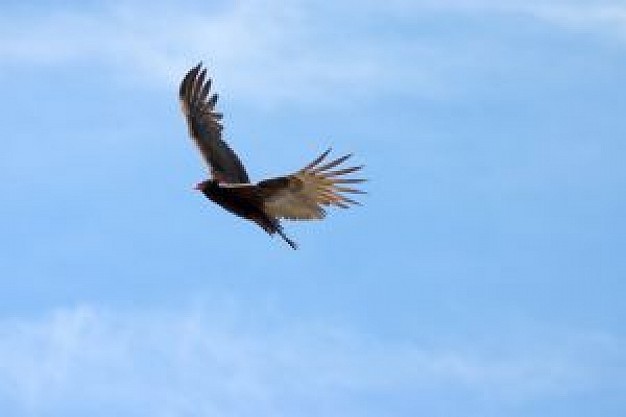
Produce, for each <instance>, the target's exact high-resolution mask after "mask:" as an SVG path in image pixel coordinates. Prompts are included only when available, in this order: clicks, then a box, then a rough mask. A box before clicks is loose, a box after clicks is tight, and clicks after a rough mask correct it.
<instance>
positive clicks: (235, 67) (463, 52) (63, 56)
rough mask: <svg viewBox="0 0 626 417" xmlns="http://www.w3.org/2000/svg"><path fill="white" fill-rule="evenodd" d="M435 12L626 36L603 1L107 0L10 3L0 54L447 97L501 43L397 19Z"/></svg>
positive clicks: (171, 78) (136, 73)
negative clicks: (52, 5)
mask: <svg viewBox="0 0 626 417" xmlns="http://www.w3.org/2000/svg"><path fill="white" fill-rule="evenodd" d="M429 13H446V14H461V15H477V16H481V15H483V14H488V15H490V16H492V17H493V16H500V18H505V19H506V16H508V15H520V14H521V15H526V16H529V17H532V18H535V19H537V20H538V21H541V22H544V23H547V24H550V25H553V26H555V27H559V28H567V29H568V30H585V31H593V32H597V33H609V34H612V35H614V34H618V35H619V36H623V35H624V34H625V33H626V30H625V28H626V6H623V5H620V4H618V3H615V2H606V1H603V2H591V3H589V2H580V1H574V0H562V1H552V2H550V3H549V4H546V2H545V1H538V0H537V1H533V0H531V1H518V0H515V1H495V0H470V1H465V0H463V1H461V0H443V1H432V0H423V1H408V0H389V1H385V2H378V1H377V2H373V1H364V2H360V3H359V5H358V7H355V5H354V4H353V3H352V2H346V3H333V6H332V7H329V6H324V5H320V4H319V2H311V1H308V0H300V1H296V2H289V3H285V2H275V1H270V2H267V1H260V0H247V1H237V2H233V3H228V4H227V5H220V6H207V5H206V4H205V2H197V3H193V4H192V2H186V3H185V4H183V5H182V6H181V5H180V4H178V3H173V2H165V1H161V2H156V3H154V4H152V5H151V6H150V7H146V6H145V3H142V2H136V1H132V0H126V1H121V2H117V3H116V4H112V3H109V5H108V6H101V8H87V7H85V8H82V9H81V8H77V9H58V10H53V11H50V10H47V11H41V12H39V13H38V12H37V10H36V9H32V10H31V11H29V13H18V12H11V11H10V10H8V11H7V12H6V13H3V14H2V16H0V62H3V63H5V69H6V68H9V67H10V66H11V64H17V65H24V64H28V65H33V64H36V65H55V64H67V63H71V64H81V65H82V64H83V63H89V62H96V63H103V64H105V65H107V66H109V67H113V68H116V69H117V70H118V71H119V72H120V73H124V74H127V75H128V76H129V77H131V78H132V80H133V82H138V83H142V82H143V83H150V84H151V85H162V86H164V87H166V88H169V89H171V88H172V87H173V85H174V84H175V83H176V82H177V80H178V79H179V78H180V76H181V74H182V73H183V72H184V71H185V70H186V69H188V68H189V67H190V66H191V65H192V64H195V62H197V61H198V60H202V59H203V60H205V61H207V62H206V63H207V64H208V65H209V66H210V67H211V68H212V69H213V71H214V73H215V74H216V76H217V77H218V78H219V83H220V89H224V91H228V92H229V94H234V95H237V96H238V97H241V98H242V99H246V98H247V99H249V100H252V101H254V102H255V103H266V104H267V105H272V103H274V102H285V101H287V102H290V101H294V100H296V101H299V100H305V101H309V100H320V99H324V97H326V96H327V95H328V94H329V92H333V93H335V94H334V99H335V100H336V99H337V97H352V98H354V97H360V96H363V95H367V94H371V93H379V92H404V93H407V92H409V93H411V94H415V95H420V96H423V97H430V98H439V97H446V96H448V95H451V94H455V92H456V90H457V88H458V87H459V86H458V84H457V83H456V82H455V80H457V79H458V78H459V77H462V76H463V75H464V74H467V73H470V72H471V71H472V70H474V71H475V70H476V68H477V67H480V66H485V65H494V61H496V62H497V55H498V54H499V53H501V52H502V49H503V48H497V47H496V48H493V50H491V49H492V48H491V47H490V45H488V43H489V42H490V41H489V40H488V39H485V38H484V37H482V38H481V39H479V40H478V41H477V42H471V41H467V40H464V39H463V38H462V36H461V39H456V40H454V41H449V40H448V42H444V41H441V40H438V39H437V38H433V37H432V36H429V35H428V34H426V35H425V36H424V33H422V30H417V28H418V27H419V26H417V27H416V25H420V24H421V23H424V22H425V21H424V20H420V22H421V23H414V26H413V27H414V30H411V31H408V30H406V28H405V29H402V28H401V27H399V28H398V30H396V26H395V25H397V24H400V23H401V21H405V22H406V21H407V20H408V21H412V20H415V19H417V18H418V17H419V18H420V19H424V16H429ZM432 16H433V19H435V21H436V19H437V18H438V16H437V15H436V14H435V15H432ZM449 35H450V36H454V31H451V32H449ZM493 41H494V42H497V34H494V39H493ZM442 42H444V43H442ZM504 49H506V48H504ZM494 55H495V56H494ZM500 59H501V60H503V61H505V62H508V61H509V60H510V59H511V57H510V56H504V57H500ZM0 71H2V70H0Z"/></svg>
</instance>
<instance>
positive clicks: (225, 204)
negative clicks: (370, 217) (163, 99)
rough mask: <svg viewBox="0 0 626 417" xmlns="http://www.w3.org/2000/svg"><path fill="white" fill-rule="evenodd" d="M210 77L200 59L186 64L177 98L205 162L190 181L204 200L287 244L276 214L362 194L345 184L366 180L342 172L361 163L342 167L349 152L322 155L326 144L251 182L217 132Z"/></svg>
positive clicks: (307, 211) (320, 209) (318, 215)
mask: <svg viewBox="0 0 626 417" xmlns="http://www.w3.org/2000/svg"><path fill="white" fill-rule="evenodd" d="M211 84H212V79H211V78H210V77H207V69H206V67H204V66H203V64H202V62H200V63H199V64H197V65H196V66H195V67H193V68H191V69H190V70H189V71H188V72H187V73H186V75H185V76H184V78H183V79H182V81H181V83H180V89H179V100H180V105H181V109H182V112H183V115H184V117H185V119H186V121H187V127H188V130H189V135H190V136H191V138H192V139H193V142H194V143H195V145H196V146H197V148H198V150H199V151H200V154H201V155H202V157H203V159H204V161H205V162H206V164H207V165H208V169H209V171H210V178H209V179H206V180H203V181H201V182H199V183H197V184H196V185H195V187H194V188H195V189H196V190H198V191H200V192H202V194H204V196H206V197H207V198H208V199H209V200H211V201H213V202H214V203H216V204H218V205H219V206H221V207H222V208H224V209H225V210H227V211H229V212H230V213H232V214H235V215H237V216H239V217H241V218H243V219H246V220H249V221H252V222H254V223H255V224H257V225H258V226H260V227H261V228H262V229H263V230H264V231H266V232H267V233H268V234H270V235H274V234H275V233H277V234H278V235H280V236H281V237H282V238H283V239H284V240H285V242H286V243H287V244H288V245H289V246H290V247H291V248H293V249H297V247H298V245H297V243H296V242H295V241H293V240H292V239H291V238H289V237H288V236H287V235H286V234H285V232H284V230H283V226H282V224H281V220H282V219H284V220H319V219H323V218H324V217H325V216H326V210H325V208H326V207H340V208H348V207H350V206H353V205H360V203H359V202H357V201H356V200H353V199H352V198H350V197H348V195H349V194H365V192H364V191H363V190H361V189H359V188H354V187H355V186H352V185H351V184H358V183H362V182H364V181H366V179H363V178H354V177H351V176H348V177H346V175H348V174H352V173H354V172H357V171H360V170H361V169H362V168H363V165H357V166H349V167H343V166H342V164H343V163H344V162H345V161H346V160H347V159H349V158H350V157H351V156H352V154H347V155H344V156H341V157H339V158H336V159H332V160H329V159H327V157H328V155H329V154H330V152H331V148H328V149H327V150H325V151H324V152H323V153H322V154H321V155H319V156H318V157H317V158H315V159H314V160H313V161H312V162H310V163H308V164H307V165H305V166H304V167H303V168H301V169H299V170H297V171H295V172H293V173H291V174H288V175H283V176H279V177H275V178H269V179H264V180H262V181H259V182H257V183H251V182H250V178H249V177H248V173H247V172H246V169H245V167H244V165H243V163H242V162H241V159H239V157H238V156H237V154H236V153H235V152H234V151H233V149H232V148H231V147H230V146H229V145H228V144H227V143H226V141H225V140H224V139H223V138H222V131H223V125H222V118H223V115H222V113H220V112H218V111H217V110H216V104H217V100H218V94H216V93H213V92H212V91H211Z"/></svg>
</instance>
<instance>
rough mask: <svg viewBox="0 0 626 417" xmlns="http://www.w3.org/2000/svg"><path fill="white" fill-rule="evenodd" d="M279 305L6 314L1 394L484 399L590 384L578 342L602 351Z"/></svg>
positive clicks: (214, 409)
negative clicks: (432, 333)
mask: <svg viewBox="0 0 626 417" xmlns="http://www.w3.org/2000/svg"><path fill="white" fill-rule="evenodd" d="M218 304H219V303H218ZM218 304H214V305H218ZM278 317H279V315H273V314H270V313H267V312H265V313H262V314H259V312H258V311H257V312H256V313H255V315H254V318H253V317H252V316H251V315H248V316H246V315H245V314H243V310H242V309H240V308H235V307H233V305H232V304H230V306H229V305H228V304H224V303H221V307H214V308H212V309H211V310H208V309H206V308H194V309H189V310H178V311H126V312H114V311H107V310H105V309H101V308H95V307H90V306H82V307H76V308H69V309H59V310H55V311H52V312H50V313H49V314H47V315H45V316H44V317H39V318H32V319H13V320H7V319H5V320H3V321H2V322H0V389H1V390H2V391H4V394H5V395H0V399H1V398H3V397H4V398H11V400H10V401H11V402H12V403H13V406H15V407H17V408H19V409H21V410H27V411H30V412H34V413H35V414H38V415H40V414H46V413H55V412H56V413H60V414H61V415H63V413H67V412H69V411H78V412H79V413H82V414H83V415H86V414H89V415H99V414H104V415H110V414H111V413H112V412H114V411H115V414H117V415H121V414H132V415H134V414H138V415H139V414H142V415H164V416H165V415H177V416H178V415H206V416H248V415H249V416H264V415H267V416H281V415H294V413H296V414H297V415H326V416H331V415H370V414H369V413H366V412H365V410H366V409H364V408H361V406H359V404H367V398H368V397H369V396H371V395H378V396H380V395H392V396H393V397H394V398H396V399H397V398H398V395H399V396H400V397H405V398H403V399H402V400H401V401H404V402H408V403H412V402H415V401H419V398H423V397H424V396H428V395H432V393H433V392H439V391H441V392H446V393H447V394H446V395H447V398H450V395H452V396H454V393H455V392H456V393H466V394H467V393H469V394H474V395H477V396H479V397H481V398H484V399H485V401H489V403H490V404H491V407H493V406H494V404H500V405H502V404H510V403H519V402H522V403H523V402H526V401H532V400H534V399H537V398H545V397H550V396H551V395H556V394H558V395H563V394H567V393H571V392H578V391H580V390H581V389H585V388H589V386H593V385H594V384H596V383H598V381H597V380H596V379H597V378H601V377H602V375H598V374H597V373H598V370H597V369H594V368H593V366H594V365H595V364H596V362H594V360H593V359H590V358H589V357H587V356H583V351H581V350H580V349H581V347H582V349H583V350H587V349H589V348H591V349H594V350H595V351H596V353H598V354H599V355H600V356H601V355H606V354H607V353H609V354H613V352H612V351H611V349H614V348H615V342H614V341H612V340H610V339H608V340H607V339H602V340H600V339H597V338H596V339H589V338H584V339H579V340H577V343H576V345H575V346H573V347H572V346H571V345H568V346H541V345H540V344H539V346H529V345H527V346H525V347H524V348H520V349H519V350H513V351H510V352H508V353H506V354H504V355H503V354H499V355H498V354H494V353H493V352H491V354H492V355H493V357H490V356H489V355H485V352H482V353H481V352H479V351H476V345H473V346H470V345H466V346H465V347H463V348H461V347H459V346H448V347H446V348H438V349H433V348H430V349H428V348H423V347H420V346H417V345H415V344H412V343H405V342H399V341H398V342H391V341H382V340H377V339H373V338H372V337H367V336H364V335H361V334H359V333H358V332H354V331H351V330H349V329H346V328H341V327H338V326H335V325H330V324H328V323H320V322H307V321H293V320H292V321H291V322H289V323H287V322H285V320H281V319H279V318H278ZM570 342H571V340H570ZM487 353H489V352H487ZM591 356H593V355H591ZM402 393H404V394H402ZM0 401H1V400H0ZM492 409H493V408H492ZM370 411H375V410H370ZM375 414H376V413H373V414H372V415H375Z"/></svg>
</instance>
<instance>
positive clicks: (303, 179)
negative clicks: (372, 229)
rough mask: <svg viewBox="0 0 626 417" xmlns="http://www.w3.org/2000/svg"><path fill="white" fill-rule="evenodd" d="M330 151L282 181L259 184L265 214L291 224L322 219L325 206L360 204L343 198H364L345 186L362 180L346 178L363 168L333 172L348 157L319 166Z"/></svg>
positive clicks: (358, 192) (357, 191) (265, 181)
mask: <svg viewBox="0 0 626 417" xmlns="http://www.w3.org/2000/svg"><path fill="white" fill-rule="evenodd" d="M329 153H330V149H328V150H327V151H326V152H324V153H323V154H322V155H320V156H319V157H318V158H317V159H315V161H313V162H311V163H310V164H308V165H307V166H306V167H304V168H302V169H301V170H300V171H298V172H296V173H294V174H291V175H287V176H284V177H277V178H272V179H268V180H264V181H261V182H259V183H258V184H257V188H258V190H259V192H260V194H261V195H262V197H263V207H264V209H265V212H266V213H267V214H269V215H271V216H274V217H278V218H284V219H291V220H312V219H322V218H324V216H325V215H326V212H325V210H324V206H337V207H341V208H348V207H349V206H350V205H353V204H359V203H358V202H357V201H354V200H352V199H350V198H348V197H347V196H346V195H345V194H350V193H352V194H364V191H361V190H359V189H355V188H350V187H348V186H346V185H345V184H351V183H360V182H363V181H365V180H364V179H361V178H345V177H344V175H347V174H350V173H353V172H356V171H358V170H360V169H361V168H362V167H363V166H362V165H361V166H354V167H349V168H342V169H337V170H332V169H333V168H335V167H338V166H339V165H341V164H342V163H343V162H345V161H346V160H347V159H348V158H350V156H352V155H351V154H348V155H345V156H342V157H341V158H337V159H335V160H333V161H331V162H328V163H326V164H323V165H322V161H324V159H325V158H326V156H328V154H329Z"/></svg>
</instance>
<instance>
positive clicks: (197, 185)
mask: <svg viewBox="0 0 626 417" xmlns="http://www.w3.org/2000/svg"><path fill="white" fill-rule="evenodd" d="M193 189H194V190H198V191H200V190H202V183H201V182H199V183H197V184H196V185H194V186H193Z"/></svg>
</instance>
